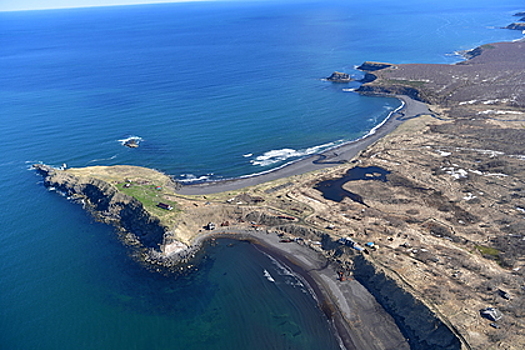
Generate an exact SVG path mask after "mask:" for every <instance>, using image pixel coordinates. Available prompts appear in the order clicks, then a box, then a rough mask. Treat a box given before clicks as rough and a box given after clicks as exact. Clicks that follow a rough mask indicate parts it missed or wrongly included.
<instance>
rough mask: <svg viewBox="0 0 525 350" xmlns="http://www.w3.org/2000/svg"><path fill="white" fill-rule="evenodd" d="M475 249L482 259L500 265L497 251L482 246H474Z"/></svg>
mask: <svg viewBox="0 0 525 350" xmlns="http://www.w3.org/2000/svg"><path fill="white" fill-rule="evenodd" d="M476 249H477V250H478V251H479V252H480V253H481V254H482V255H483V257H484V258H487V259H491V260H496V262H497V263H498V264H499V263H500V257H499V254H500V251H499V250H497V249H495V248H491V247H487V246H484V245H476Z"/></svg>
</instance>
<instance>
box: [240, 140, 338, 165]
mask: <svg viewBox="0 0 525 350" xmlns="http://www.w3.org/2000/svg"><path fill="white" fill-rule="evenodd" d="M339 143H340V141H339ZM337 144H338V142H330V143H326V144H324V145H319V146H314V147H309V148H306V149H302V150H295V149H292V148H283V149H278V150H271V151H268V152H265V153H264V154H262V155H260V156H257V157H256V158H255V159H253V160H251V161H250V163H252V164H253V165H259V166H268V165H272V164H275V163H279V162H283V161H286V160H288V159H290V158H300V157H304V156H309V155H312V154H316V153H319V152H321V151H324V150H326V149H328V148H331V147H334V146H336V145H337Z"/></svg>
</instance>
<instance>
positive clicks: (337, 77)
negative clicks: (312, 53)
mask: <svg viewBox="0 0 525 350" xmlns="http://www.w3.org/2000/svg"><path fill="white" fill-rule="evenodd" d="M326 80H328V81H331V82H333V83H348V82H350V81H352V78H350V75H349V74H347V73H341V72H333V73H332V75H330V76H329V77H328V78H326Z"/></svg>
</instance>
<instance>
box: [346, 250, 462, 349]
mask: <svg viewBox="0 0 525 350" xmlns="http://www.w3.org/2000/svg"><path fill="white" fill-rule="evenodd" d="M354 277H355V278H356V279H357V280H358V281H359V282H360V283H361V284H362V285H363V286H365V287H366V289H368V290H369V291H370V293H372V294H373V295H374V297H375V298H376V299H377V301H378V302H379V303H380V304H381V305H382V306H383V307H384V308H385V310H387V312H388V313H389V314H390V315H392V317H393V318H394V320H395V321H396V323H397V325H398V327H399V328H400V329H401V331H402V332H403V334H404V335H405V336H406V337H407V338H408V339H409V343H410V348H411V349H413V350H460V349H461V348H462V344H461V341H460V338H459V336H458V335H457V334H456V333H455V332H453V331H452V327H451V326H450V325H449V326H447V325H446V324H445V323H444V322H443V321H442V320H441V318H440V317H438V316H437V315H436V314H435V313H433V312H432V311H431V310H430V309H429V308H428V307H427V306H426V305H425V304H423V303H422V302H421V301H420V300H418V299H417V298H416V297H415V296H414V295H413V294H412V293H410V292H408V291H407V290H406V289H405V288H403V287H402V286H401V285H400V284H399V283H398V282H397V281H396V280H395V279H393V278H392V277H390V276H388V275H387V274H386V273H385V272H384V271H381V270H380V269H378V268H377V267H376V266H375V265H374V264H372V263H371V262H370V261H368V260H367V259H366V258H365V257H363V256H362V255H359V256H357V257H356V258H355V259H354Z"/></svg>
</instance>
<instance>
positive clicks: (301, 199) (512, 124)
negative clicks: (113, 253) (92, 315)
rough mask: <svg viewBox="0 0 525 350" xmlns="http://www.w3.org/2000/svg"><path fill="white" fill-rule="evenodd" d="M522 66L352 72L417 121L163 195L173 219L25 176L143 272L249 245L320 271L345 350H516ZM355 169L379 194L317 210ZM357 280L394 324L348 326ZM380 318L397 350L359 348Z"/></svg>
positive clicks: (92, 190) (520, 331)
mask: <svg viewBox="0 0 525 350" xmlns="http://www.w3.org/2000/svg"><path fill="white" fill-rule="evenodd" d="M524 54H525V43H524V42H520V41H518V42H513V43H494V44H490V45H483V46H482V47H480V48H476V49H474V50H472V51H471V52H470V53H469V54H468V56H469V59H468V60H466V61H463V62H460V63H457V64H454V65H430V64H410V65H392V64H383V63H370V62H369V63H366V64H363V65H362V70H363V71H365V72H366V74H367V76H368V79H367V81H366V82H365V83H364V84H363V85H362V86H361V87H360V88H359V89H358V92H359V93H363V94H380V95H391V96H398V95H399V94H403V95H406V96H409V97H410V98H408V97H405V99H406V101H407V104H410V103H413V105H412V111H418V112H417V113H416V112H407V109H405V110H402V111H399V112H398V115H396V116H395V117H393V118H391V120H390V122H391V123H393V124H390V125H393V126H391V127H385V128H383V129H380V130H378V132H377V135H376V136H377V137H376V138H372V139H369V140H367V141H366V142H364V143H360V144H359V146H358V147H357V148H355V149H353V148H351V147H349V146H347V147H349V148H348V149H345V148H342V149H340V150H337V154H333V155H332V154H329V155H327V157H328V156H330V161H331V162H329V163H330V164H328V163H326V164H318V163H315V162H314V161H313V160H312V159H308V160H305V161H303V162H302V163H300V162H298V163H297V164H296V165H293V166H290V167H288V168H286V167H285V168H284V169H283V170H281V171H280V172H276V173H275V174H270V175H269V176H267V177H260V178H254V179H248V180H246V179H243V180H239V181H229V182H225V183H217V184H203V185H199V186H187V187H182V188H179V189H175V186H174V187H173V188H169V191H166V192H162V194H160V193H159V196H160V197H159V201H171V202H170V203H173V204H174V205H176V206H177V210H179V212H178V213H177V214H169V215H172V216H169V215H168V213H167V212H166V216H167V217H168V216H169V217H168V219H169V220H168V219H162V218H159V217H158V216H157V215H160V216H162V215H164V214H165V212H163V211H161V209H158V208H157V209H154V210H157V212H154V211H152V210H153V209H151V208H146V207H145V206H144V205H143V202H141V201H140V200H138V199H136V198H134V197H133V196H130V195H127V194H125V193H122V191H121V188H117V187H116V185H115V181H114V180H112V181H106V180H104V179H103V178H101V177H92V176H78V174H77V175H75V174H74V170H69V169H67V170H58V169H53V168H50V167H47V166H43V165H35V168H36V169H37V170H38V171H39V172H40V173H41V174H42V175H43V176H44V178H45V180H44V182H45V185H46V186H48V187H54V188H56V189H57V190H59V191H61V192H64V193H66V194H67V195H68V196H69V197H70V198H71V199H73V200H75V201H77V202H80V203H83V204H84V205H85V206H86V208H87V209H89V210H90V211H91V212H92V213H93V215H94V216H95V217H96V218H97V219H99V220H101V221H103V222H107V223H110V224H113V225H115V226H116V227H118V228H122V237H123V238H124V241H125V242H127V243H129V244H130V245H132V246H134V247H135V248H136V251H138V252H140V253H138V254H137V256H138V257H139V259H142V260H143V261H146V262H148V263H151V264H153V265H159V266H167V267H173V266H174V265H176V264H177V263H178V262H179V261H181V259H183V260H184V259H191V256H192V254H194V253H195V252H196V251H197V250H198V249H199V247H200V246H201V245H202V242H203V241H204V240H206V239H208V238H213V237H219V236H221V235H228V236H230V235H231V236H232V237H237V238H239V239H250V240H253V241H254V242H258V244H262V245H263V246H265V247H267V248H268V249H270V250H272V251H273V252H274V253H275V254H277V255H281V256H283V257H289V259H288V260H289V261H290V262H294V263H296V264H297V265H299V266H302V267H303V269H304V270H305V271H310V270H312V266H317V267H316V268H319V266H318V265H315V264H314V265H312V264H313V263H312V262H311V259H314V260H315V259H318V257H322V259H323V261H328V262H330V266H332V267H331V270H327V271H325V272H324V274H321V273H319V274H316V273H314V272H312V273H309V276H311V277H312V279H313V281H314V282H315V283H316V284H317V285H318V286H320V289H321V291H320V293H325V299H326V300H329V301H330V303H329V304H330V305H333V306H334V307H335V310H336V311H337V312H333V313H332V315H333V317H335V318H337V319H338V320H339V323H338V324H339V325H346V326H345V330H344V331H341V334H343V335H342V337H343V338H345V339H347V340H346V341H345V344H346V346H347V347H348V348H349V349H352V348H359V349H368V348H369V349H389V348H399V349H404V348H411V349H431V350H433V349H436V350H437V349H450V350H452V349H495V348H503V349H509V350H517V349H521V348H523V346H525V332H524V329H525V327H524V323H523V306H524V304H523V300H524V298H523V295H524V294H523V293H524V292H523V286H525V279H524V270H525V269H524V267H525V265H524V263H525V261H524V260H523V259H524V258H523V254H522V252H523V250H522V249H524V248H525V246H524V243H523V242H524V241H523V236H522V233H521V232H522V230H523V228H524V226H523V212H525V202H523V200H524V196H523V194H522V188H523V186H524V184H525V172H524V171H523V164H522V162H523V159H525V156H524V155H523V149H524V147H525V146H524V144H523V142H524V140H525V134H524V131H523V130H524V129H523V126H524V122H525V99H524V98H525V97H524V96H525V73H524V72H525V61H523V60H522V59H521V58H522V57H524ZM413 100H416V101H419V103H425V104H427V105H428V106H429V107H428V108H429V109H426V107H425V109H424V110H423V112H421V110H420V109H418V108H419V107H417V108H416V107H414V106H420V105H419V104H418V102H410V101H413ZM409 110H410V109H409ZM381 130H382V131H381ZM381 132H383V133H381ZM387 134H388V136H385V135H387ZM357 165H359V166H369V167H382V168H385V169H387V170H388V172H389V174H388V177H387V179H388V181H384V182H383V181H368V182H366V184H365V183H364V182H363V181H366V180H356V181H351V182H347V183H344V184H342V185H341V188H342V189H344V190H345V191H349V192H352V193H355V194H356V195H357V196H359V198H361V199H362V200H361V202H356V201H353V200H352V199H351V198H344V199H342V200H341V201H334V200H330V199H326V198H324V197H323V196H322V194H321V193H320V192H319V190H317V189H316V185H317V184H318V183H320V182H321V181H327V180H334V179H339V178H340V177H342V176H344V174H345V173H346V172H347V171H348V170H349V169H352V168H354V167H356V166H357ZM132 170H133V169H132ZM135 170H137V169H134V170H133V171H135ZM133 171H132V172H133ZM87 173H88V174H89V171H88V172H87ZM119 181H120V180H119ZM119 181H117V182H119ZM163 181H164V180H163ZM166 181H167V180H166ZM119 183H121V182H119ZM135 183H138V181H136V182H135ZM119 186H121V187H123V186H122V185H119ZM137 186H139V185H137ZM148 186H150V185H148ZM155 213H156V214H155ZM170 220H171V221H170ZM209 223H214V225H213V227H215V226H216V227H217V228H216V229H209V228H210V227H211V226H210V225H208V224H209ZM205 227H207V228H208V229H207V228H205ZM348 237H351V239H352V240H355V241H356V242H357V243H359V244H361V245H365V244H367V243H372V245H371V247H374V248H369V249H368V248H367V250H366V251H364V250H363V251H360V252H357V251H356V249H353V248H355V247H348V246H346V245H345V244H341V241H340V239H341V238H348ZM288 242H290V243H288ZM375 247H379V248H375ZM297 249H300V251H299V250H297ZM341 274H342V275H341ZM341 276H346V277H345V279H343V278H342V277H341ZM347 277H348V279H350V280H346V278H347ZM351 281H353V282H351ZM356 281H358V282H359V284H358V285H359V286H364V287H366V290H367V293H369V294H371V295H373V296H374V298H373V299H374V300H375V302H376V303H379V304H380V305H381V306H382V307H383V308H384V310H387V311H388V313H389V314H390V315H391V317H392V320H390V321H387V319H388V317H386V318H385V317H383V316H384V315H383V314H381V312H378V314H376V315H372V316H370V318H366V317H365V318H364V319H362V320H359V321H360V322H364V324H366V325H369V328H368V329H367V328H366V327H363V328H362V329H355V328H352V327H349V325H351V324H353V323H352V320H353V321H356V320H355V319H352V316H351V315H356V312H357V314H359V313H358V311H359V310H360V309H359V305H353V306H351V307H350V306H348V304H347V302H348V300H352V298H355V299H357V300H360V299H359V298H361V297H364V295H365V294H362V293H363V292H356V290H357V289H358V285H356V284H354V282H355V283H357V282H356ZM501 291H504V293H502V292H501ZM502 295H504V296H506V297H505V298H503V297H502ZM367 300H369V299H367ZM345 305H346V306H345ZM487 306H490V307H497V308H499V309H500V310H502V311H503V315H504V316H503V319H502V320H501V321H498V322H497V323H494V322H492V323H489V322H486V320H484V319H483V318H482V317H481V316H480V312H479V310H480V309H482V308H485V307H487ZM360 311H363V310H362V309H361V310H360ZM359 315H361V314H359ZM381 315H383V316H381ZM360 317H361V316H360ZM376 317H379V318H376ZM379 319H381V320H383V321H384V322H387V323H386V324H391V323H388V322H395V324H397V326H398V327H399V332H398V333H396V334H397V335H395V336H393V337H394V338H393V339H399V341H400V344H401V345H399V346H398V347H393V346H392V343H390V342H389V341H388V339H386V338H388V337H384V338H385V339H377V341H376V342H375V343H369V344H367V343H366V342H365V341H364V340H363V339H364V338H366V337H373V336H374V335H372V334H371V333H370V331H371V329H372V328H373V327H374V322H376V321H377V320H379ZM354 325H355V323H354ZM370 327H371V328H370ZM344 334H346V335H344ZM389 336H390V335H389ZM378 337H379V338H381V336H378ZM404 338H408V339H409V340H408V343H407V342H404V340H403V339H404ZM403 342H404V343H403Z"/></svg>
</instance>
